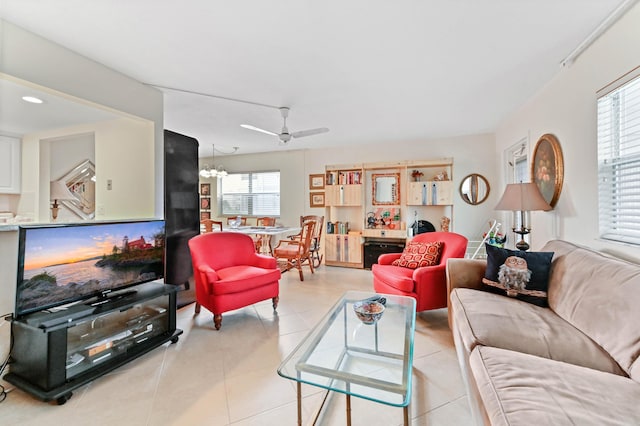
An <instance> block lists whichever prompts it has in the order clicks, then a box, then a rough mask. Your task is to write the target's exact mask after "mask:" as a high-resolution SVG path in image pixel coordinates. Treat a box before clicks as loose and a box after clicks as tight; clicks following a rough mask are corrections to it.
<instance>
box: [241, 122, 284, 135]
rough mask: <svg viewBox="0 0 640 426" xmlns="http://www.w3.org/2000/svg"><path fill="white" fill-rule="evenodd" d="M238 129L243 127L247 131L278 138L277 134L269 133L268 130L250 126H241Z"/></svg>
mask: <svg viewBox="0 0 640 426" xmlns="http://www.w3.org/2000/svg"><path fill="white" fill-rule="evenodd" d="M240 127H244V128H245V129H249V130H255V131H256V132H260V133H266V134H267V135H271V136H278V134H277V133H273V132H270V131H269V130H264V129H261V128H259V127H256V126H252V125H250V124H241V125H240Z"/></svg>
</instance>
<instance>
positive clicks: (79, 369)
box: [4, 282, 182, 404]
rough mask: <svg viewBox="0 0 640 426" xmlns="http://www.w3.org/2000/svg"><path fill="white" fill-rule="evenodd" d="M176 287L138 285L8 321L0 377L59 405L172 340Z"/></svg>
mask: <svg viewBox="0 0 640 426" xmlns="http://www.w3.org/2000/svg"><path fill="white" fill-rule="evenodd" d="M176 291H177V288H176V286H172V285H165V284H163V283H159V282H152V283H146V284H140V285H138V286H136V287H135V289H134V290H130V291H126V292H122V293H117V294H114V295H112V296H110V297H107V298H105V299H100V300H105V303H102V304H100V305H97V306H93V303H87V304H84V305H83V304H78V305H74V306H72V307H69V309H65V310H60V311H56V312H45V311H42V312H35V313H33V314H29V315H26V316H25V317H23V318H20V319H17V320H13V321H12V323H11V334H12V338H13V342H14V343H13V349H12V351H11V359H12V363H11V364H10V370H11V371H10V373H8V374H6V375H5V376H4V379H5V380H6V381H7V382H9V383H11V384H13V385H15V386H16V387H18V388H20V389H22V390H24V391H25V392H27V393H29V394H31V395H33V396H35V397H36V398H38V399H41V400H42V401H56V402H57V403H58V404H64V403H65V402H66V401H67V400H68V399H69V398H71V395H72V391H73V390H74V389H76V388H78V387H80V386H82V385H84V384H86V383H88V382H90V381H92V380H94V379H96V378H98V377H100V376H102V375H103V374H106V373H108V372H110V371H112V370H114V369H116V368H118V367H120V366H121V365H124V364H126V363H128V362H129V361H131V360H133V359H135V358H138V357H139V356H141V355H144V354H145V353H147V352H149V351H151V350H152V349H154V348H157V347H158V346H160V345H162V344H164V343H166V342H169V341H170V342H171V343H176V342H177V341H178V336H180V334H182V330H179V329H176ZM114 296H115V298H114ZM94 302H95V301H94Z"/></svg>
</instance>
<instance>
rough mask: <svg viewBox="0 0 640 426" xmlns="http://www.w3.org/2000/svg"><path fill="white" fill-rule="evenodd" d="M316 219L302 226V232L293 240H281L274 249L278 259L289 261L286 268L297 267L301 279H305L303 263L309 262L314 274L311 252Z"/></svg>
mask: <svg viewBox="0 0 640 426" xmlns="http://www.w3.org/2000/svg"><path fill="white" fill-rule="evenodd" d="M314 226H315V222H314V221H308V222H307V223H305V224H304V225H303V226H302V229H301V230H300V233H299V234H298V235H296V237H295V239H293V240H280V241H279V242H278V246H277V247H276V248H275V249H274V250H273V256H274V257H275V258H276V259H284V260H286V262H287V267H286V270H289V269H293V268H295V269H297V270H298V274H299V275H300V281H304V275H303V273H302V265H303V264H304V263H305V262H308V263H307V264H308V265H309V269H310V270H311V273H312V274H313V273H314V271H313V260H312V258H311V252H310V251H309V249H310V246H311V239H312V237H313V228H314Z"/></svg>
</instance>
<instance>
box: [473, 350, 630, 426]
mask: <svg viewBox="0 0 640 426" xmlns="http://www.w3.org/2000/svg"><path fill="white" fill-rule="evenodd" d="M469 361H470V369H471V373H472V375H473V378H474V379H475V382H476V384H477V386H478V390H479V391H480V395H481V397H482V402H483V405H484V408H485V412H486V414H487V417H488V419H489V420H490V423H491V424H492V425H598V426H600V425H631V424H636V425H637V424H640V405H638V401H640V385H639V384H638V383H637V382H635V381H633V380H631V379H629V378H627V377H622V376H616V375H613V374H608V373H603V372H601V371H596V370H591V369H588V368H584V367H579V366H576V365H571V364H567V363H563V362H557V361H552V360H549V359H545V358H539V357H536V356H532V355H527V354H522V353H518V352H513V351H508V350H504V349H498V348H491V347H483V346H478V347H477V348H476V349H474V351H473V352H472V353H471V357H470V360H469Z"/></svg>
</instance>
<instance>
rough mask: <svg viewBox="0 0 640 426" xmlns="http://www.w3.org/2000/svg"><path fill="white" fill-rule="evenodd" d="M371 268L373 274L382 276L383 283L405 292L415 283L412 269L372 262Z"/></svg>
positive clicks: (410, 290) (411, 288)
mask: <svg viewBox="0 0 640 426" xmlns="http://www.w3.org/2000/svg"><path fill="white" fill-rule="evenodd" d="M371 270H372V272H373V274H374V275H377V276H379V277H384V283H385V284H387V285H388V286H390V287H393V288H396V289H398V290H400V291H404V292H407V293H409V292H412V291H413V287H414V286H415V283H414V281H413V270H412V269H409V268H398V267H397V266H394V265H380V264H374V265H373V266H372V267H371Z"/></svg>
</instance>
